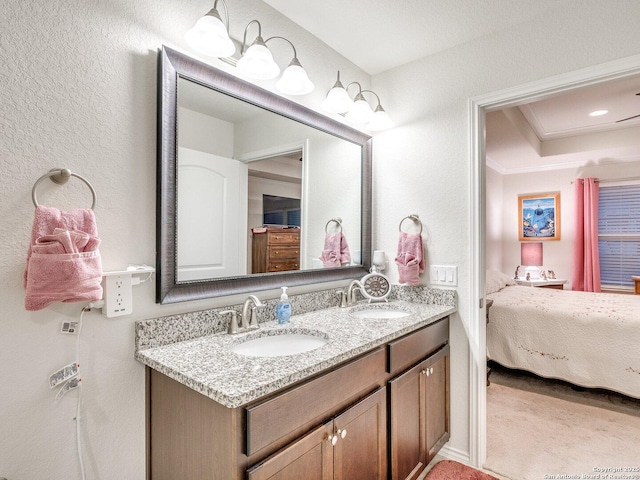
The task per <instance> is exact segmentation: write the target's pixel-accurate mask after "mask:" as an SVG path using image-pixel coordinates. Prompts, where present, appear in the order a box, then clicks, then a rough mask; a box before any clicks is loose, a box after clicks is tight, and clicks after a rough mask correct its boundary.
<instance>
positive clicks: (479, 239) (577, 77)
mask: <svg viewBox="0 0 640 480" xmlns="http://www.w3.org/2000/svg"><path fill="white" fill-rule="evenodd" d="M639 73H640V55H636V56H633V57H629V58H626V59H621V60H616V61H613V62H609V63H606V64H601V65H597V66H594V67H590V68H586V69H582V70H578V71H575V72H571V73H569V74H563V75H558V76H555V77H551V78H548V79H545V80H541V81H538V82H533V83H529V84H526V85H522V86H520V87H516V88H512V89H509V90H504V91H500V92H495V93H491V94H488V95H483V96H480V97H474V98H471V99H469V122H470V133H471V138H470V140H471V144H470V156H471V158H470V160H471V161H470V167H471V171H470V180H471V181H470V185H471V192H470V193H471V195H470V201H471V205H470V228H469V232H470V236H471V238H470V246H471V248H470V258H471V281H470V292H469V293H470V296H469V298H470V301H471V305H473V304H474V303H475V305H478V309H476V310H475V314H474V315H473V318H472V319H471V327H472V331H471V333H472V335H473V338H471V339H470V340H471V353H470V355H471V359H470V370H471V371H470V389H469V390H470V399H469V401H470V428H469V432H470V438H469V447H470V448H469V453H470V457H469V461H470V463H471V464H472V465H474V466H476V467H481V466H482V465H483V463H484V462H485V460H486V454H487V421H486V418H487V417H486V412H487V405H486V382H485V375H486V373H485V372H486V321H485V315H486V309H485V304H484V288H485V270H486V261H485V248H486V242H485V235H486V227H485V224H486V203H485V193H486V192H485V183H486V155H485V147H486V143H485V130H486V126H485V115H486V113H487V112H491V111H495V110H500V109H504V108H508V107H515V106H518V105H522V104H525V103H529V102H532V101H535V100H541V99H544V98H548V97H551V96H555V95H558V94H560V93H565V92H570V91H572V90H575V89H578V88H580V87H584V86H588V85H595V84H598V83H603V82H606V81H609V80H614V79H621V78H625V77H628V76H632V75H637V74H639Z"/></svg>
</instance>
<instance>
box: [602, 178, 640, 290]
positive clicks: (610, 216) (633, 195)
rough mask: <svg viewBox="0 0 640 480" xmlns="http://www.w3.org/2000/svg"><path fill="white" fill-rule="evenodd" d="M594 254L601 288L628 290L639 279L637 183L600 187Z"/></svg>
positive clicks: (639, 189) (639, 201)
mask: <svg viewBox="0 0 640 480" xmlns="http://www.w3.org/2000/svg"><path fill="white" fill-rule="evenodd" d="M598 252H599V254H600V283H601V284H602V286H603V287H632V286H633V281H632V280H631V276H632V275H640V182H635V183H633V184H629V183H626V184H624V185H622V184H618V185H600V198H599V200H598Z"/></svg>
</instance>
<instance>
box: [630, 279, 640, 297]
mask: <svg viewBox="0 0 640 480" xmlns="http://www.w3.org/2000/svg"><path fill="white" fill-rule="evenodd" d="M631 280H633V283H635V285H636V290H635V293H636V295H640V277H631Z"/></svg>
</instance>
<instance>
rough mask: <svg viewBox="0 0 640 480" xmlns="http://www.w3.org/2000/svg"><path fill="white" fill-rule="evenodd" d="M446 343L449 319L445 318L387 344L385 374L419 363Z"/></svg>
mask: <svg viewBox="0 0 640 480" xmlns="http://www.w3.org/2000/svg"><path fill="white" fill-rule="evenodd" d="M448 341H449V317H446V318H444V319H442V320H439V321H438V322H436V323H432V324H431V325H428V326H426V327H424V328H421V329H420V330H418V331H416V332H413V333H410V334H409V335H405V336H404V337H402V338H400V339H398V340H396V341H394V342H391V343H389V344H388V345H387V348H388V349H389V355H388V365H387V372H388V373H395V372H398V371H399V370H401V369H402V368H405V367H408V366H411V365H413V364H415V363H417V362H419V361H420V360H422V359H423V358H425V357H426V356H427V355H429V354H430V353H433V352H435V351H436V350H437V349H438V348H440V347H441V346H442V345H444V344H445V343H447V342H448Z"/></svg>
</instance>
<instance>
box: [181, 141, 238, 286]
mask: <svg viewBox="0 0 640 480" xmlns="http://www.w3.org/2000/svg"><path fill="white" fill-rule="evenodd" d="M178 159H179V161H178V168H177V175H178V181H177V188H178V191H177V199H178V200H177V210H178V225H177V232H178V233H177V239H176V241H177V255H178V256H177V259H176V264H177V269H178V271H177V278H178V282H184V281H192V280H203V279H211V278H222V277H233V276H236V275H246V273H247V272H246V263H247V260H246V256H247V235H246V231H247V179H248V171H247V166H246V165H245V164H243V163H242V162H239V161H237V160H233V159H231V158H225V157H220V156H217V155H212V154H210V153H205V152H200V151H198V150H192V149H190V148H184V147H179V148H178Z"/></svg>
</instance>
